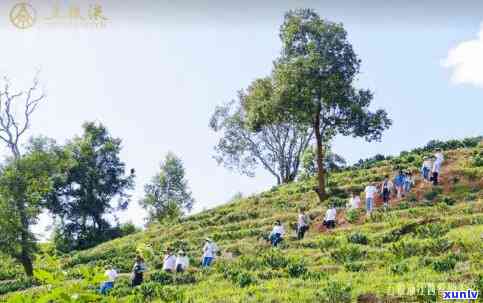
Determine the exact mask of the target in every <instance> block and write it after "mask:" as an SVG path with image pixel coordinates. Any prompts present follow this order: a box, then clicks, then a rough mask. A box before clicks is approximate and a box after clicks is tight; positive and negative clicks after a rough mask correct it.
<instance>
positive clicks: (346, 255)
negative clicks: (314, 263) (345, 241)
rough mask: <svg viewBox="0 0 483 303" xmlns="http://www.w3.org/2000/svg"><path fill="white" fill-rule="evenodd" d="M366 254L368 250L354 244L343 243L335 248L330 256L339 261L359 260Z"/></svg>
mask: <svg viewBox="0 0 483 303" xmlns="http://www.w3.org/2000/svg"><path fill="white" fill-rule="evenodd" d="M366 255H367V253H366V251H364V250H362V249H361V248H360V247H359V246H357V245H353V244H349V245H343V246H341V247H340V248H339V249H336V250H333V251H332V252H331V253H330V256H331V257H332V258H333V259H334V260H335V261H337V262H339V263H347V262H354V261H358V260H360V259H362V258H364V257H365V256H366Z"/></svg>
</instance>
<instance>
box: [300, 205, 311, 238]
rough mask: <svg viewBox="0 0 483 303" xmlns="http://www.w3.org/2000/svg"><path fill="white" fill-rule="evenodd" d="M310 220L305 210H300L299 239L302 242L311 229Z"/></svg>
mask: <svg viewBox="0 0 483 303" xmlns="http://www.w3.org/2000/svg"><path fill="white" fill-rule="evenodd" d="M309 224H310V219H309V216H307V215H306V214H305V209H303V208H300V210H299V217H298V221H297V239H298V240H302V239H303V238H304V236H305V232H306V231H307V230H308V229H309Z"/></svg>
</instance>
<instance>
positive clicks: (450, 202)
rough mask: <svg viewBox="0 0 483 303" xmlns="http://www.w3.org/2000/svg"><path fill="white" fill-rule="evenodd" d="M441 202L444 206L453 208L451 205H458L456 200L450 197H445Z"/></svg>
mask: <svg viewBox="0 0 483 303" xmlns="http://www.w3.org/2000/svg"><path fill="white" fill-rule="evenodd" d="M441 202H443V203H444V204H446V205H448V206H451V205H454V204H455V203H456V200H455V199H454V198H452V197H450V196H443V197H441Z"/></svg>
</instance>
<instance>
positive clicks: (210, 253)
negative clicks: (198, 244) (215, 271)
mask: <svg viewBox="0 0 483 303" xmlns="http://www.w3.org/2000/svg"><path fill="white" fill-rule="evenodd" d="M217 251H218V247H217V246H216V244H215V243H214V242H213V241H212V240H211V239H210V238H206V239H205V245H204V246H203V257H202V264H201V266H202V267H209V266H210V265H211V263H212V262H213V259H214V258H215V255H216V252H217Z"/></svg>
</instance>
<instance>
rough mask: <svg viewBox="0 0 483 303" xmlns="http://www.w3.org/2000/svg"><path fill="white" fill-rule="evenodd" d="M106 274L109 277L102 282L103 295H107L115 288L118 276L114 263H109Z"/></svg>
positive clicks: (101, 290) (101, 291)
mask: <svg viewBox="0 0 483 303" xmlns="http://www.w3.org/2000/svg"><path fill="white" fill-rule="evenodd" d="M105 275H106V277H107V280H106V281H105V282H103V283H102V284H101V288H100V290H99V292H100V293H101V294H102V295H107V293H108V292H109V290H111V289H113V288H114V282H115V281H116V278H117V276H118V274H117V271H116V270H115V269H114V267H113V266H112V265H109V266H108V267H107V268H106V273H105Z"/></svg>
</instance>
